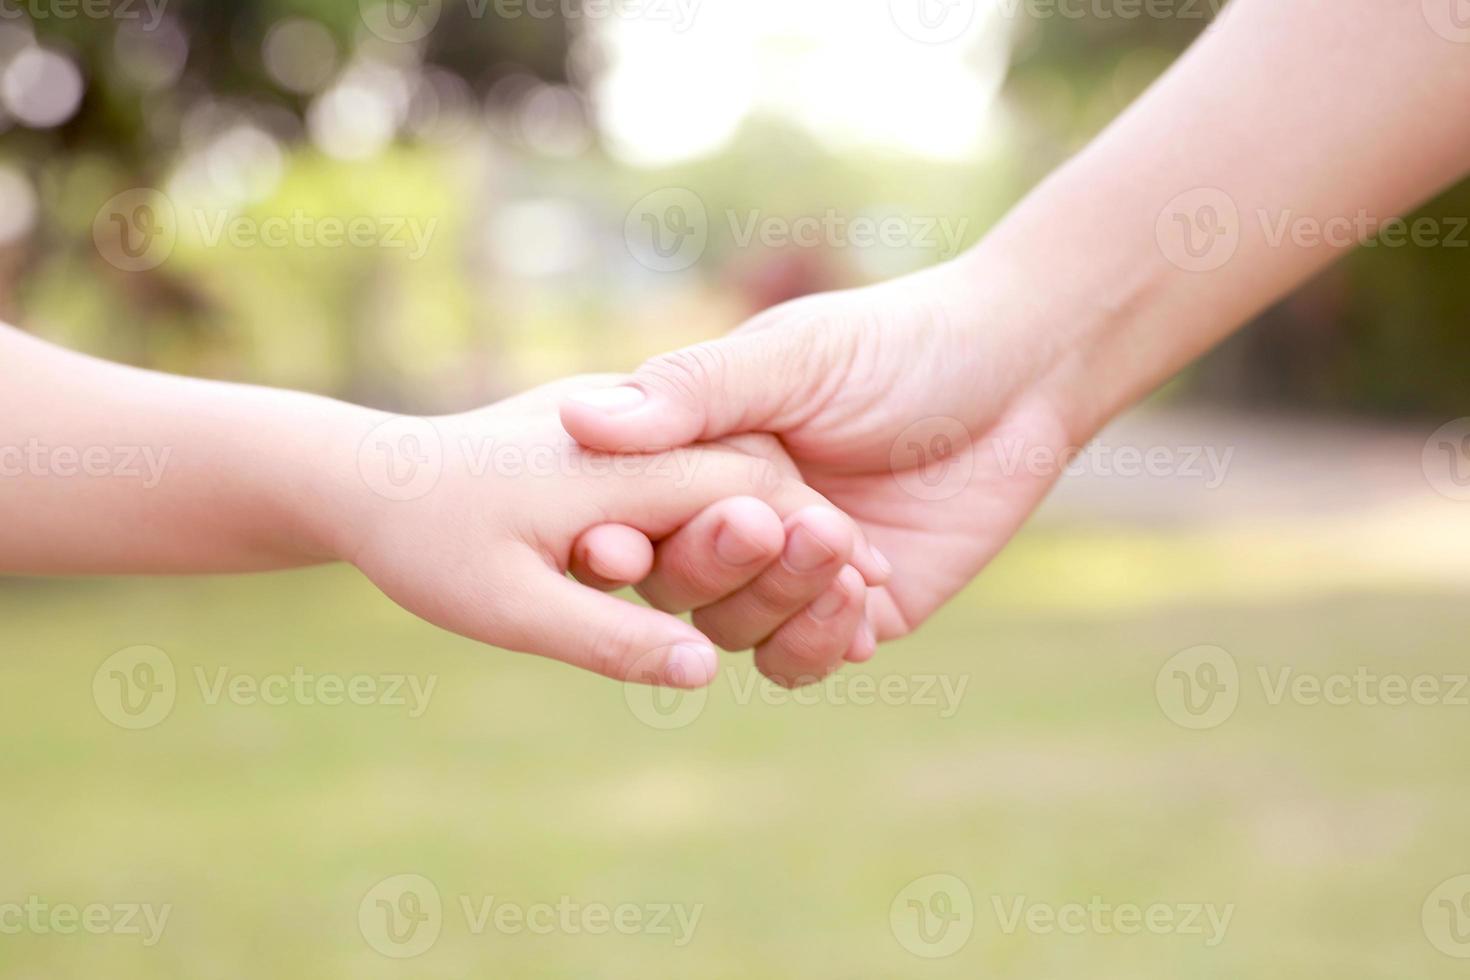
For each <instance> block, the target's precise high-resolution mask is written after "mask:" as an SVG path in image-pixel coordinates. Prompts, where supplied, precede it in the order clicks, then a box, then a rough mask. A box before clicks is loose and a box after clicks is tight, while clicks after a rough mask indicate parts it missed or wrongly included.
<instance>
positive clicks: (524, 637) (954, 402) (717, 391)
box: [341, 267, 1070, 688]
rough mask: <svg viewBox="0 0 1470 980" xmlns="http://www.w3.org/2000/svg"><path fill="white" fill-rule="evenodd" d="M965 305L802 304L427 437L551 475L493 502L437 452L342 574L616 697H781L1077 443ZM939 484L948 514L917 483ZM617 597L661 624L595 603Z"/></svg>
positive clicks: (925, 295)
mask: <svg viewBox="0 0 1470 980" xmlns="http://www.w3.org/2000/svg"><path fill="white" fill-rule="evenodd" d="M962 283H963V280H962V279H957V278H956V272H955V270H953V269H950V268H948V267H939V268H937V269H933V270H929V271H927V272H925V273H921V274H919V275H916V276H911V277H909V278H907V279H903V280H897V281H894V282H891V283H887V284H884V285H882V286H875V287H869V288H866V289H861V290H853V291H848V292H841V293H832V294H826V295H821V296H814V297H809V298H807V299H804V300H799V301H796V302H795V303H791V304H787V305H786V306H783V307H778V308H776V309H774V310H771V311H768V312H767V313H766V314H762V315H761V316H759V317H757V318H756V319H755V320H754V321H752V322H751V323H749V324H747V325H745V326H744V327H743V328H741V329H740V330H738V331H736V332H735V333H733V334H731V335H730V336H728V337H726V338H723V339H721V340H718V341H714V342H711V343H707V344H703V345H699V346H696V347H693V348H688V349H686V350H683V351H679V352H675V353H673V354H669V355H665V356H663V357H659V358H655V359H654V360H653V361H650V362H649V363H647V364H645V365H644V366H643V367H642V368H640V369H639V370H638V371H637V372H635V373H634V374H633V375H632V376H630V377H626V378H613V377H591V378H580V379H573V380H568V381H562V382H557V383H554V384H551V385H548V386H545V387H543V388H539V389H536V390H534V391H532V392H528V393H526V394H523V395H520V396H517V397H515V398H511V399H509V400H507V401H504V402H501V403H498V404H496V405H492V406H490V407H488V408H484V409H480V410H477V411H475V412H471V413H467V414H465V415H459V416H450V417H445V418H440V419H435V420H431V421H432V423H433V424H434V425H435V426H436V428H437V429H438V430H439V433H438V434H439V438H440V441H441V443H442V444H443V445H446V446H450V445H483V444H485V443H486V442H490V443H493V444H495V445H496V446H497V447H498V451H501V452H503V453H508V454H509V455H511V456H514V455H515V454H516V453H521V454H531V453H534V452H540V453H543V454H545V453H550V454H552V455H553V456H554V457H555V459H556V462H557V465H556V467H554V469H555V473H554V474H545V475H542V476H534V475H528V474H524V473H522V474H520V475H518V476H516V477H513V478H505V479H499V480H498V481H497V483H496V484H495V485H494V486H493V487H489V488H487V487H486V485H485V482H484V481H483V480H476V479H474V478H473V474H471V473H470V472H469V471H468V469H467V465H466V461H465V460H464V459H463V458H461V456H462V454H456V453H446V454H445V471H444V474H443V476H442V478H441V479H440V480H439V481H438V485H437V486H436V488H435V490H434V492H432V493H430V494H428V495H427V496H425V497H424V498H423V499H421V500H415V501H411V502H407V503H405V502H399V501H382V500H378V501H375V502H373V503H371V504H370V505H368V506H367V507H365V508H364V509H363V510H362V511H360V512H359V513H357V514H355V515H353V519H352V520H351V521H350V523H351V526H352V528H353V531H352V533H351V534H350V535H348V536H347V537H348V539H349V540H350V546H349V547H345V548H343V549H341V554H342V556H343V557H346V558H347V559H348V560H350V561H352V562H353V563H354V564H356V565H357V566H358V567H359V568H361V569H362V570H363V571H364V572H365V573H366V574H367V575H368V576H369V577H370V578H372V579H373V580H374V582H375V583H376V584H377V585H378V586H379V587H380V588H382V589H383V590H384V591H385V592H386V593H387V594H388V595H389V596H390V597H392V598H393V599H395V600H396V601H397V602H399V603H400V604H401V605H403V606H404V607H405V608H407V609H408V610H409V611H411V612H414V613H415V614H417V615H419V616H421V617H423V618H425V619H428V620H430V621H431V622H434V623H437V624H438V625H440V626H443V627H445V628H448V629H450V630H453V631H455V632H458V633H460V634H462V635H466V636H469V637H471V638H474V639H478V640H481V641H483V642H487V643H491V644H494V645H497V646H502V647H508V648H512V649H517V650H522V651H526V652H532V653H538V654H542V655H546V656H550V657H553V658H555V659H558V660H562V661H565V662H567V663H569V664H572V665H575V666H579V667H582V668H586V669H589V670H593V671H596V672H598V673H602V674H605V675H607V676H610V677H613V678H616V679H619V680H625V681H632V682H640V683H653V684H660V685H668V686H675V687H686V688H688V687H699V686H702V685H705V684H707V683H709V682H710V681H711V680H712V679H713V678H714V677H715V675H716V673H717V671H718V658H717V654H716V652H715V650H714V645H718V646H720V647H723V648H725V649H727V650H742V649H747V648H752V647H753V648H754V650H755V664H756V666H757V667H758V669H759V670H760V671H761V672H762V673H763V674H765V675H766V676H767V677H769V678H771V679H772V680H774V681H776V682H777V683H780V684H783V685H787V686H795V685H801V684H806V683H812V682H814V681H816V680H819V679H821V678H823V677H825V676H827V675H828V674H830V673H831V672H832V671H834V670H836V669H837V668H838V667H839V666H841V665H842V664H843V663H844V662H861V661H864V660H867V659H869V658H870V657H872V656H873V654H874V651H875V648H876V646H877V644H878V643H879V642H881V641H883V640H887V639H891V638H893V637H897V636H901V635H903V634H905V633H907V632H909V631H910V630H912V629H913V628H914V627H915V626H917V625H918V624H919V623H920V622H921V621H922V620H923V619H924V618H926V617H927V616H928V615H929V614H930V613H932V612H933V611H934V610H935V609H936V608H938V607H939V606H940V605H941V604H942V603H943V602H944V601H945V600H947V599H948V598H949V597H951V596H952V595H953V594H954V593H955V592H957V591H958V590H959V589H960V588H962V587H963V586H964V585H965V584H966V583H967V582H968V581H969V580H970V579H971V578H972V577H973V576H974V575H975V574H976V573H977V572H978V571H979V570H980V568H981V567H983V565H984V564H985V563H986V562H987V561H988V560H989V559H990V558H991V557H992V556H993V555H994V554H995V553H996V551H998V550H999V549H1000V548H1001V547H1002V546H1003V545H1004V543H1005V542H1006V540H1007V539H1008V538H1009V537H1010V535H1011V534H1012V533H1013V531H1014V530H1015V529H1016V527H1017V526H1019V524H1020V523H1021V521H1022V520H1023V519H1024V518H1025V516H1026V515H1027V514H1028V513H1029V512H1030V511H1031V510H1032V509H1033V508H1034V507H1035V505H1036V504H1037V503H1038V502H1039V501H1040V499H1041V497H1042V496H1043V495H1044V494H1045V492H1046V490H1047V488H1048V487H1049V486H1050V483H1051V480H1052V477H1049V476H1047V475H1045V474H1029V473H1027V472H1024V471H1019V470H1015V469H1014V468H1007V467H1006V466H1005V465H1004V462H1005V459H1004V456H1003V454H998V453H995V452H992V451H990V449H991V448H992V447H994V446H995V445H997V444H998V442H999V441H1005V442H1006V443H1007V444H1010V443H1012V442H1013V441H1014V440H1017V439H1019V440H1021V441H1022V442H1023V443H1025V444H1027V445H1038V444H1040V445H1045V446H1051V447H1056V448H1058V449H1060V447H1062V446H1064V445H1065V444H1066V442H1067V440H1068V438H1069V435H1070V434H1069V432H1068V429H1067V426H1066V425H1065V424H1064V419H1063V417H1062V416H1061V414H1060V413H1059V412H1058V411H1057V410H1056V407H1055V405H1054V404H1053V402H1052V400H1051V399H1050V398H1049V397H1048V396H1047V394H1046V392H1045V390H1044V389H1043V388H1042V387H1039V386H1037V385H1032V384H1029V383H1028V381H1029V380H1030V379H1032V378H1033V377H1037V376H1039V372H1032V371H1031V370H1029V368H1027V367H1026V366H1025V365H1024V364H1023V363H1022V360H1021V359H1019V358H1017V357H1016V356H1014V355H1012V356H1010V357H1008V358H1007V359H1005V360H1004V361H1001V360H1000V359H997V358H995V357H994V356H992V355H991V353H990V351H991V349H993V348H997V347H1002V348H1003V347H1004V346H1006V345H1007V341H1006V338H1005V337H1004V336H1003V335H1001V334H1000V333H999V332H997V331H987V330H985V329H981V325H980V324H978V323H976V322H975V320H974V318H973V313H974V306H973V303H972V300H973V299H974V297H972V296H970V295H968V291H967V289H966V288H964V286H963V284H962ZM1002 372H1004V373H1002ZM356 424H357V425H358V426H359V427H360V428H363V429H366V428H368V427H370V426H371V425H372V424H373V418H371V417H365V418H361V419H358V420H357V423H356ZM936 426H937V427H938V429H936V428H935V427H936ZM936 431H942V433H943V434H944V439H943V446H942V447H941V448H940V449H938V450H936V452H935V453H933V454H931V453H929V452H928V451H927V450H928V448H929V442H928V441H926V440H929V435H928V433H932V432H936ZM916 434H917V438H916ZM929 441H932V440H929ZM936 457H942V458H936ZM935 466H939V467H942V468H943V470H944V471H945V472H947V473H950V474H951V476H950V478H948V479H946V481H945V482H944V483H943V485H942V486H941V490H942V492H941V493H932V492H928V489H927V488H928V487H929V486H930V484H929V483H927V482H916V480H915V479H914V477H915V476H916V475H917V474H916V473H914V472H911V471H914V470H917V469H921V468H931V467H935ZM481 475H483V474H481ZM955 477H958V478H955ZM567 572H571V573H572V575H573V576H575V578H576V579H577V580H578V581H577V582H573V581H571V580H570V579H568V578H567V577H566V573H567ZM578 583H580V584H578ZM626 585H636V587H637V588H638V591H639V592H640V593H641V594H642V595H643V597H644V598H645V599H646V600H647V601H648V603H649V605H651V606H652V607H653V608H651V609H650V608H645V607H643V606H640V605H637V604H634V603H629V602H625V601H623V600H621V599H618V598H615V597H612V596H609V595H606V594H604V593H605V592H606V591H609V590H612V589H615V588H619V587H623V586H626ZM688 611H692V612H693V617H692V625H691V624H690V623H686V622H684V621H683V620H681V619H679V618H677V617H676V616H675V615H673V614H675V613H682V612H688Z"/></svg>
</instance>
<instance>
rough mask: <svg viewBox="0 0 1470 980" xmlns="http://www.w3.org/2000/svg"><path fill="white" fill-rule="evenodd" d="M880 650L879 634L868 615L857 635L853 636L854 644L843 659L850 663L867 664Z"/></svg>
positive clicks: (864, 618) (864, 617)
mask: <svg viewBox="0 0 1470 980" xmlns="http://www.w3.org/2000/svg"><path fill="white" fill-rule="evenodd" d="M877 652H878V636H877V633H876V631H875V630H874V629H873V623H872V621H871V620H870V619H868V617H867V616H866V615H864V616H863V622H862V625H861V626H859V627H858V633H857V636H855V637H854V638H853V641H852V645H851V646H849V647H848V648H847V653H845V654H843V659H844V660H846V661H847V662H848V663H850V664H865V663H867V662H868V661H869V660H872V659H873V655H874V654H876V653H877Z"/></svg>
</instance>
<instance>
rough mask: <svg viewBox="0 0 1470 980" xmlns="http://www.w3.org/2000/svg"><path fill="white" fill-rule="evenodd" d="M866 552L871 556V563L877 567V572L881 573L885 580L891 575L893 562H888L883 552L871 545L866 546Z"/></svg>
mask: <svg viewBox="0 0 1470 980" xmlns="http://www.w3.org/2000/svg"><path fill="white" fill-rule="evenodd" d="M868 551H869V553H870V554H872V556H873V563H874V564H875V565H877V566H878V571H879V572H880V573H882V575H883V576H884V577H885V578H886V577H887V576H889V575H892V574H893V562H891V561H889V560H888V556H887V555H885V554H883V552H881V551H879V550H878V549H877V548H875V547H873V546H872V545H868Z"/></svg>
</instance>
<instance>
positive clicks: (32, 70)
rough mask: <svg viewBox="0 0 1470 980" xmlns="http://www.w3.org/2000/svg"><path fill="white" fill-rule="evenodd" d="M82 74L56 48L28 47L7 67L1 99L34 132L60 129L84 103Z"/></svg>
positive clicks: (2, 79)
mask: <svg viewBox="0 0 1470 980" xmlns="http://www.w3.org/2000/svg"><path fill="white" fill-rule="evenodd" d="M82 90H83V84H82V73H81V70H80V69H79V68H77V65H76V62H74V61H72V59H71V58H70V57H68V56H67V55H65V54H62V53H61V52H60V51H57V50H55V49H53V48H45V47H39V46H36V47H28V48H25V49H23V50H22V51H20V52H19V53H17V54H16V55H15V56H14V57H13V58H11V59H10V63H9V64H7V65H6V66H5V75H4V77H3V78H0V99H3V100H4V103H5V108H6V110H7V111H8V112H9V113H10V114H11V115H12V116H14V117H15V118H16V119H17V120H18V121H20V122H21V123H23V124H24V125H26V126H29V127H31V128H32V129H48V128H50V127H52V126H60V125H61V124H62V123H64V122H66V121H67V120H68V119H70V118H71V117H72V116H73V115H75V114H76V111H77V108H78V107H79V106H80V105H81V103H82Z"/></svg>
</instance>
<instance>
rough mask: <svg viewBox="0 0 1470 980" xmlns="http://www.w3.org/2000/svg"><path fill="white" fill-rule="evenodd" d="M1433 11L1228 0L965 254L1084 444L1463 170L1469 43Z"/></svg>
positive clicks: (1376, 4) (1408, 3)
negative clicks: (1437, 22)
mask: <svg viewBox="0 0 1470 980" xmlns="http://www.w3.org/2000/svg"><path fill="white" fill-rule="evenodd" d="M1434 2H1440V3H1443V5H1444V7H1445V11H1444V13H1445V20H1444V21H1443V23H1446V24H1447V23H1450V21H1449V19H1448V17H1449V8H1450V7H1451V5H1452V4H1453V2H1454V0H1434ZM1432 16H1433V11H1432V10H1429V11H1426V8H1425V6H1424V5H1423V4H1421V2H1420V0H1292V2H1290V3H1282V2H1279V0H1234V2H1233V3H1232V4H1231V5H1230V6H1229V7H1227V8H1226V9H1225V11H1224V13H1223V14H1222V16H1221V20H1220V22H1219V23H1218V24H1216V25H1215V26H1214V27H1212V28H1211V29H1210V31H1209V32H1208V33H1207V34H1206V35H1205V36H1204V37H1203V38H1201V40H1200V41H1199V42H1198V43H1197V44H1196V45H1195V46H1194V47H1193V48H1192V49H1191V50H1190V51H1189V52H1188V53H1187V54H1186V55H1185V56H1184V57H1183V58H1182V59H1181V60H1180V61H1179V62H1178V63H1177V64H1176V65H1175V66H1174V67H1173V68H1172V69H1171V70H1170V71H1169V72H1168V73H1167V74H1166V75H1165V76H1164V77H1163V78H1162V79H1160V81H1159V82H1158V83H1157V84H1156V85H1155V86H1154V87H1153V88H1152V89H1151V90H1150V91H1149V92H1147V93H1146V94H1145V95H1144V96H1143V97H1142V98H1141V99H1140V100H1139V101H1138V102H1137V103H1136V104H1135V105H1134V106H1133V107H1131V108H1130V109H1129V110H1128V111H1127V112H1125V113H1124V114H1123V116H1121V117H1120V118H1119V119H1118V120H1117V121H1116V122H1115V123H1114V124H1113V125H1112V126H1111V127H1110V128H1109V129H1108V130H1107V131H1106V132H1104V133H1103V134H1102V135H1101V136H1099V137H1098V138H1097V140H1095V141H1094V142H1093V143H1092V145H1090V146H1089V147H1088V148H1087V149H1086V150H1084V151H1083V152H1082V153H1081V154H1079V155H1078V156H1077V157H1076V158H1074V159H1073V160H1072V161H1070V162H1069V163H1068V164H1067V165H1065V166H1064V167H1062V168H1061V169H1060V170H1059V171H1058V172H1057V173H1055V174H1054V175H1053V176H1052V177H1050V178H1049V179H1048V180H1047V181H1046V182H1044V183H1043V184H1042V185H1041V186H1039V187H1038V188H1037V189H1036V190H1035V191H1034V192H1033V193H1032V194H1031V195H1030V196H1029V197H1028V198H1027V199H1026V200H1025V201H1024V202H1023V203H1022V204H1021V205H1020V206H1019V207H1017V208H1016V210H1015V211H1014V212H1013V213H1012V214H1011V215H1009V216H1008V217H1007V218H1006V220H1005V221H1003V222H1002V223H1001V225H999V226H998V227H997V228H996V229H995V231H994V232H993V233H992V234H991V235H990V236H989V237H988V238H987V239H986V241H984V242H983V243H982V244H981V245H980V246H979V247H977V249H976V250H975V251H974V252H973V253H971V254H970V255H969V256H967V257H965V258H964V259H962V260H961V261H962V264H968V265H969V266H970V267H971V268H972V269H973V270H974V276H975V278H976V279H977V280H978V279H981V278H986V279H992V280H997V279H998V280H999V281H1001V282H1003V283H1005V284H1006V285H1004V286H1002V287H999V288H1000V289H1003V290H1004V291H1005V292H1006V293H1007V299H1006V300H1005V301H1004V305H1005V306H1007V307H1009V308H1008V309H1007V313H1010V314H1014V315H1015V316H1016V317H1018V318H1019V320H1020V321H1021V322H1023V323H1025V324H1026V327H1025V329H1026V330H1027V331H1028V333H1030V334H1031V336H1030V337H1029V338H1028V341H1027V343H1028V344H1029V345H1031V346H1033V347H1035V348H1036V349H1037V350H1038V351H1040V352H1041V353H1040V354H1038V357H1039V359H1040V363H1044V364H1045V365H1046V366H1045V368H1043V369H1042V370H1044V372H1045V373H1046V374H1047V378H1048V380H1047V382H1046V384H1048V385H1049V386H1050V387H1051V388H1053V389H1054V390H1055V391H1057V392H1058V393H1059V399H1060V400H1062V401H1065V402H1066V403H1067V404H1068V405H1069V409H1068V411H1069V414H1070V416H1071V417H1070V419H1069V424H1070V425H1071V426H1072V427H1073V428H1074V429H1075V433H1074V434H1075V435H1076V436H1077V437H1078V438H1079V439H1082V438H1087V437H1090V436H1091V435H1092V434H1093V433H1094V432H1095V431H1096V429H1097V428H1098V427H1099V426H1100V425H1101V424H1103V423H1104V422H1105V421H1106V420H1107V419H1108V418H1110V417H1111V416H1112V415H1113V414H1115V413H1116V412H1117V411H1119V410H1121V409H1122V408H1124V407H1126V406H1127V405H1129V404H1131V403H1133V402H1134V401H1136V400H1137V399H1138V398H1140V397H1142V395H1144V394H1145V393H1147V392H1148V391H1150V390H1151V389H1152V388H1154V387H1155V386H1156V385H1158V384H1159V383H1160V382H1161V381H1163V380H1164V379H1166V378H1168V377H1169V376H1170V375H1172V374H1173V373H1175V372H1176V371H1177V370H1178V369H1179V368H1181V367H1182V366H1184V365H1185V364H1187V363H1188V362H1189V361H1190V360H1192V359H1194V358H1195V357H1197V356H1198V355H1199V354H1201V353H1202V352H1203V351H1205V350H1206V349H1208V348H1209V347H1210V346H1211V345H1213V344H1214V343H1216V342H1218V341H1219V340H1220V339H1221V338H1223V337H1224V336H1225V335H1226V334H1228V333H1229V332H1231V331H1232V330H1234V329H1236V328H1237V327H1238V326H1240V325H1241V324H1242V323H1244V322H1245V321H1246V320H1248V319H1249V318H1250V317H1251V316H1252V315H1254V314H1255V313H1257V312H1259V311H1260V310H1261V309H1263V308H1264V307H1266V306H1268V305H1269V304H1270V303H1272V302H1274V301H1275V300H1277V299H1278V298H1280V297H1281V296H1282V295H1283V294H1284V293H1286V292H1287V291H1289V290H1290V289H1291V288H1293V287H1294V286H1296V285H1297V284H1299V283H1300V282H1302V281H1303V280H1304V279H1306V278H1307V277H1309V276H1310V275H1312V274H1313V273H1315V272H1316V271H1318V270H1319V269H1321V268H1322V267H1323V266H1325V265H1327V264H1328V263H1330V262H1332V261H1333V260H1334V259H1336V258H1337V257H1339V256H1341V255H1342V254H1344V253H1345V252H1346V251H1347V250H1348V249H1349V248H1351V247H1353V246H1354V245H1355V244H1356V242H1357V240H1358V239H1359V238H1362V237H1371V236H1372V235H1374V234H1376V233H1378V232H1381V231H1383V230H1384V228H1385V225H1387V227H1388V228H1389V229H1390V230H1392V229H1393V227H1394V226H1393V225H1391V224H1387V223H1388V222H1390V220H1391V219H1393V218H1394V217H1395V216H1398V215H1401V214H1402V213H1404V211H1405V210H1406V209H1409V208H1412V207H1413V206H1414V205H1416V204H1417V203H1420V202H1422V201H1423V200H1425V199H1426V198H1427V197H1429V196H1431V195H1432V194H1434V193H1435V192H1436V191H1437V190H1439V189H1441V188H1443V187H1445V186H1446V185H1447V184H1449V183H1451V182H1453V181H1454V180H1455V179H1456V178H1458V177H1459V176H1461V175H1462V174H1464V173H1465V172H1466V171H1467V170H1470V128H1467V127H1466V126H1465V125H1464V124H1463V114H1462V112H1461V107H1463V106H1465V105H1467V104H1470V44H1463V43H1454V42H1452V41H1451V40H1448V39H1447V38H1446V37H1445V36H1443V34H1442V33H1441V32H1440V31H1436V30H1435V29H1433V27H1432V26H1431V19H1432ZM1402 231H1403V229H1402V227H1400V228H1399V232H1400V233H1402ZM977 288H984V289H985V290H986V291H987V293H988V294H990V295H989V296H988V297H987V299H991V300H993V298H994V295H995V293H996V291H997V287H995V286H984V287H977ZM991 305H992V306H993V305H994V303H991ZM1037 332H1041V333H1044V334H1045V338H1044V340H1042V339H1039V338H1038V337H1037V336H1036V333H1037ZM1063 393H1064V394H1063Z"/></svg>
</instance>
